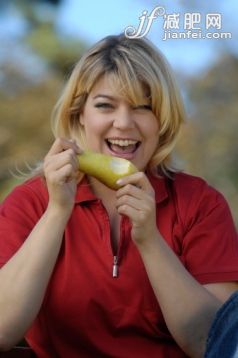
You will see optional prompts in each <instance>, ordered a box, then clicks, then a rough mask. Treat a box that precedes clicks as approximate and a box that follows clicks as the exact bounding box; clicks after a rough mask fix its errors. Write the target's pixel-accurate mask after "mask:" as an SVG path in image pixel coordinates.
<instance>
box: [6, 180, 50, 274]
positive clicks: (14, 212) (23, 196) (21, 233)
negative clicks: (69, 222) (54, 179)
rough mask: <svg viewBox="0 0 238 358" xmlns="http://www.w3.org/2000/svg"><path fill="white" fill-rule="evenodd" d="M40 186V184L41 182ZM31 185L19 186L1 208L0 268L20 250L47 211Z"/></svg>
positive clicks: (42, 199)
mask: <svg viewBox="0 0 238 358" xmlns="http://www.w3.org/2000/svg"><path fill="white" fill-rule="evenodd" d="M39 184H40V182H39ZM45 206H46V205H45V200H44V198H43V196H42V197H41V195H40V193H36V191H35V190H33V189H32V188H31V184H30V183H27V184H22V185H19V186H17V187H16V188H15V189H14V190H13V191H12V192H11V193H10V194H9V195H8V196H7V197H6V199H5V200H4V201H3V203H2V204H1V206H0V267H2V266H3V265H4V264H5V263H6V262H7V261H8V260H9V259H10V258H11V257H12V256H13V255H14V254H15V252H16V251H17V250H18V249H19V248H20V246H21V245H22V244H23V242H24V241H25V240H26V238H27V237H28V235H29V234H30V232H31V231H32V229H33V227H34V226H35V225H36V223H37V221H38V220H39V219H40V217H41V216H42V215H43V213H44V211H45Z"/></svg>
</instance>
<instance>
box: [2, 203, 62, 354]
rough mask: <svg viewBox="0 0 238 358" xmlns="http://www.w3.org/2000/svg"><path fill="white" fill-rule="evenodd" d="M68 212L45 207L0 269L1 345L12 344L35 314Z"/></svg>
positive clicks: (51, 267)
mask: <svg viewBox="0 0 238 358" xmlns="http://www.w3.org/2000/svg"><path fill="white" fill-rule="evenodd" d="M67 220H68V215H67V214H65V213H59V212H58V211H57V210H55V209H53V208H50V209H47V210H46V212H45V214H44V215H43V216H42V217H41V219H40V220H39V222H38V223H37V225H36V226H35V227H34V229H33V230H32V232H31V234H30V235H29V237H28V238H27V239H26V241H25V242H24V244H23V245H22V246H21V248H20V249H19V250H18V251H17V253H16V254H15V255H14V256H13V257H12V258H11V259H10V260H9V261H8V262H7V263H6V264H5V266H3V268H2V269H1V270H0V312H1V320H0V345H1V346H3V347H5V346H6V347H8V346H11V345H14V344H15V343H16V342H17V341H18V340H19V339H21V337H22V336H23V335H24V333H25V331H26V330H27V329H28V328H29V326H30V325H31V323H32V321H33V320H34V318H35V317H36V315H37V313H38V311H39V309H40V306H41V304H42V301H43V298H44V294H45V290H46V287H47V284H48V282H49V279H50V276H51V273H52V271H53V268H54V265H55V262H56V259H57V256H58V253H59V250H60V246H61V242H62V237H63V232H64V228H65V225H66V223H67Z"/></svg>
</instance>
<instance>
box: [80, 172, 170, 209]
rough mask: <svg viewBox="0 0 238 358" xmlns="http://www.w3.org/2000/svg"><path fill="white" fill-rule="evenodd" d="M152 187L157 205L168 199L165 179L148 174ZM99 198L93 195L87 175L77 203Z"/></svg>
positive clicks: (81, 184)
mask: <svg viewBox="0 0 238 358" xmlns="http://www.w3.org/2000/svg"><path fill="white" fill-rule="evenodd" d="M147 176H148V178H149V181H150V183H151V185H152V186H153V188H154V190H155V201H156V203H157V204H159V203H161V202H162V201H164V200H165V199H167V197H168V189H167V185H166V181H167V180H166V178H165V177H156V176H154V175H152V174H147ZM96 200H98V198H97V197H96V195H95V194H94V193H93V191H92V189H91V187H90V183H89V181H88V179H87V176H86V175H85V176H84V177H83V179H82V180H81V182H80V183H79V185H78V188H77V193H76V197H75V203H76V204H81V203H83V202H87V201H96Z"/></svg>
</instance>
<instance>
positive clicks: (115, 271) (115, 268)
mask: <svg viewBox="0 0 238 358" xmlns="http://www.w3.org/2000/svg"><path fill="white" fill-rule="evenodd" d="M118 273H119V272H118V256H117V255H116V256H113V265H112V277H118Z"/></svg>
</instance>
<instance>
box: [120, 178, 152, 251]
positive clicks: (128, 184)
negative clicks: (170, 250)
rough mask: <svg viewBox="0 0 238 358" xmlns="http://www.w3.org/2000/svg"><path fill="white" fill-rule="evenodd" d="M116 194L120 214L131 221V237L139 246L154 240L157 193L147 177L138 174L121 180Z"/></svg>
mask: <svg viewBox="0 0 238 358" xmlns="http://www.w3.org/2000/svg"><path fill="white" fill-rule="evenodd" d="M118 184H119V185H120V186H121V188H120V189H119V190H118V191H117V193H116V198H117V201H116V207H117V210H118V213H119V214H121V215H126V216H128V217H129V219H130V220H131V224H132V230H131V237H132V239H133V240H134V242H135V243H136V244H137V245H139V246H140V245H141V244H144V243H145V242H146V241H147V242H148V241H150V240H152V241H153V240H154V238H155V237H156V235H158V229H157V226H156V204H155V193H154V189H153V187H152V186H151V184H150V182H149V180H148V178H147V176H146V175H145V173H143V172H138V173H135V174H132V175H129V176H126V177H124V178H122V179H120V181H119V183H118Z"/></svg>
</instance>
